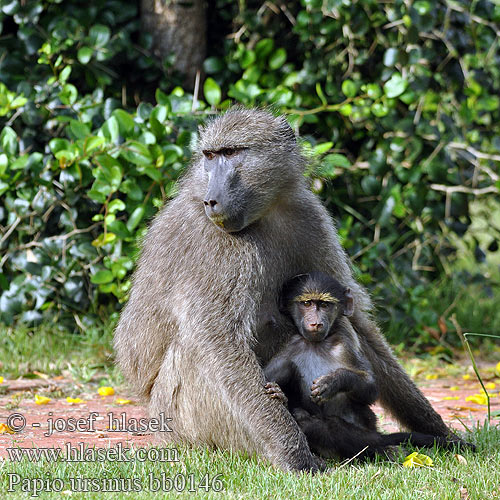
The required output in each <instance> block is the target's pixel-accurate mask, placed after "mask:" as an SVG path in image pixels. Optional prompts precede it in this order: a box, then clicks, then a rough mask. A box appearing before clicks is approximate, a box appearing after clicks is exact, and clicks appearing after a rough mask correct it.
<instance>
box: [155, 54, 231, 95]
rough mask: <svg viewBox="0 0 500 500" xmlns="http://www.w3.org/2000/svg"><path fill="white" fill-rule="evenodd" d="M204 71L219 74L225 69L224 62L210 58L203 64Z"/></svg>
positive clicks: (217, 58)
mask: <svg viewBox="0 0 500 500" xmlns="http://www.w3.org/2000/svg"><path fill="white" fill-rule="evenodd" d="M203 69H204V70H205V73H208V74H209V75H210V74H213V73H218V72H219V71H222V70H223V69H224V61H223V60H222V59H221V58H220V57H208V58H207V59H205V62H204V63H203ZM157 101H158V99H157Z"/></svg>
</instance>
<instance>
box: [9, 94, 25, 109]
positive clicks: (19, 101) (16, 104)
mask: <svg viewBox="0 0 500 500" xmlns="http://www.w3.org/2000/svg"><path fill="white" fill-rule="evenodd" d="M27 102H28V99H26V97H23V96H17V97H15V98H14V99H13V101H12V102H11V103H10V109H16V108H20V107H21V106H24V105H25V104H26V103H27Z"/></svg>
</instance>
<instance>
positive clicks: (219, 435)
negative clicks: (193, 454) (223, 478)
mask: <svg viewBox="0 0 500 500" xmlns="http://www.w3.org/2000/svg"><path fill="white" fill-rule="evenodd" d="M198 333H199V332H198ZM231 340H232V339H224V338H221V337H219V338H218V340H217V342H218V344H217V345H216V346H215V345H213V344H211V343H210V341H208V340H207V339H206V338H205V340H204V341H203V342H202V344H203V346H202V347H201V348H200V349H197V347H198V346H197V345H195V344H194V343H193V344H191V345H190V346H189V348H188V347H187V346H184V348H182V347H179V346H177V348H176V349H175V350H173V349H169V350H167V353H166V355H165V358H164V361H163V365H162V367H161V369H160V372H159V374H158V376H157V378H156V381H155V384H154V387H153V390H152V392H151V400H150V414H151V417H154V416H157V415H158V414H159V413H160V412H162V411H163V412H165V413H166V416H168V417H171V418H172V422H171V425H170V426H171V428H172V429H173V431H174V433H173V434H172V435H166V436H163V437H164V438H165V439H170V440H174V441H184V442H189V443H193V444H204V443H205V444H209V445H210V444H212V445H214V446H218V447H222V448H229V449H238V450H243V451H247V452H250V453H252V452H255V453H258V454H262V455H264V456H265V457H266V458H267V459H268V460H270V461H271V463H273V464H275V465H277V466H280V467H281V468H283V469H286V470H311V471H316V470H317V469H318V468H317V465H316V462H315V460H314V457H313V456H312V454H311V452H310V450H309V446H308V444H307V440H306V438H305V436H304V434H303V433H302V432H301V430H300V429H299V427H298V425H297V423H296V422H295V420H294V419H293V418H292V416H291V415H290V413H289V412H288V410H287V409H286V407H285V406H284V405H283V403H282V402H281V401H278V400H277V399H272V398H270V397H269V396H268V395H267V394H266V392H265V389H264V377H263V374H262V370H261V368H260V366H259V364H258V362H257V359H256V357H255V354H254V353H253V352H252V351H251V350H250V348H249V347H247V348H245V349H244V348H243V346H241V345H238V346H235V345H234V344H233V345H232V346H231V345H229V344H230V342H231ZM226 343H227V345H221V344H226ZM231 347H232V349H231ZM236 347H237V349H236ZM218 349H223V352H226V353H229V352H233V353H234V358H232V359H228V358H227V357H226V358H223V357H221V356H215V355H214V352H216V351H217V350H218ZM186 353H189V356H185V354H186ZM206 359H210V363H206ZM241 373H245V376H244V377H241ZM193 387H196V391H194V390H193ZM214 392H216V393H217V394H216V396H217V397H215V396H214Z"/></svg>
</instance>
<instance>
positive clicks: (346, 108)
mask: <svg viewBox="0 0 500 500" xmlns="http://www.w3.org/2000/svg"><path fill="white" fill-rule="evenodd" d="M339 113H340V114H341V115H344V116H350V115H351V113H352V106H351V105H350V104H349V103H348V104H344V105H343V106H341V107H340V109H339Z"/></svg>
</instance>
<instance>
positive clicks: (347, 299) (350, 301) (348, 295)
mask: <svg viewBox="0 0 500 500" xmlns="http://www.w3.org/2000/svg"><path fill="white" fill-rule="evenodd" d="M353 312H354V298H353V296H352V292H351V289H350V288H346V289H345V290H344V311H343V313H342V314H343V315H344V316H352V313H353Z"/></svg>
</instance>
